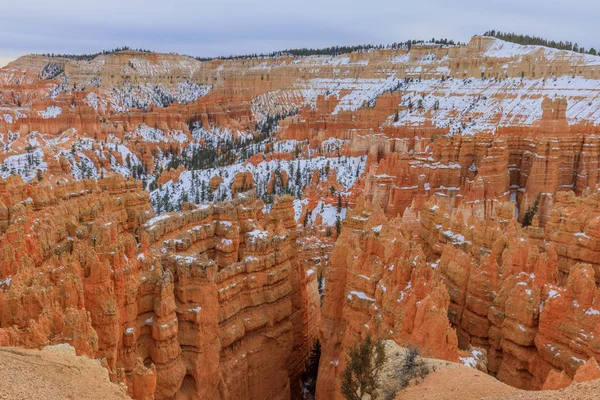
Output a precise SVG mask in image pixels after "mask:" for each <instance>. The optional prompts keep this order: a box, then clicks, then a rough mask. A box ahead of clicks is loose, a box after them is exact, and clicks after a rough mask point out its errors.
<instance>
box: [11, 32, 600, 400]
mask: <svg viewBox="0 0 600 400" xmlns="http://www.w3.org/2000/svg"><path fill="white" fill-rule="evenodd" d="M599 94H600V57H598V56H592V55H588V54H580V53H575V52H570V51H566V50H557V49H552V48H547V47H542V46H533V45H529V46H523V45H518V44H515V43H509V42H505V41H502V40H499V39H496V38H493V37H487V36H474V37H473V38H472V39H471V40H470V42H469V43H468V44H465V45H440V44H435V43H419V44H414V45H413V46H412V47H410V49H409V48H399V49H391V48H383V49H379V48H376V49H370V50H368V51H360V52H353V53H349V54H341V55H335V56H327V55H318V56H317V55H310V56H297V57H296V56H292V55H290V54H281V55H279V56H275V57H246V58H244V57H241V58H232V59H214V60H210V61H199V60H196V59H193V58H191V57H186V56H180V55H176V54H159V53H147V52H138V51H131V50H126V51H119V52H114V53H107V54H101V55H98V56H96V57H94V58H92V59H91V60H76V59H70V58H62V57H50V56H41V55H30V56H25V57H21V58H19V59H18V60H16V61H14V62H12V63H10V64H8V65H7V66H5V67H3V68H2V69H0V142H1V144H2V151H0V252H1V254H2V257H0V346H7V347H21V348H28V349H41V348H44V347H45V346H56V345H62V344H68V345H70V346H72V347H73V348H74V349H75V351H76V353H77V355H80V356H86V357H89V358H94V359H98V360H100V363H101V364H102V366H103V367H104V368H105V369H106V370H107V371H108V376H109V378H110V380H111V381H112V382H113V383H116V384H120V385H121V387H122V388H124V389H123V390H124V391H125V392H126V393H127V395H128V396H130V397H132V398H134V399H145V400H148V399H255V398H256V399H300V398H307V399H308V398H313V397H312V396H315V397H314V398H317V399H342V398H343V397H342V395H341V392H340V386H339V385H340V376H341V374H342V372H343V370H344V368H345V366H346V364H347V362H348V357H349V350H350V349H351V347H352V346H353V345H354V343H356V342H357V341H359V340H361V339H362V338H364V337H366V336H367V335H368V334H369V335H371V336H373V337H375V338H378V339H382V340H387V341H393V342H394V343H395V344H396V345H399V346H408V345H410V346H416V347H418V348H419V350H420V352H421V354H422V355H423V356H425V357H428V358H434V359H437V360H444V361H447V362H449V363H460V364H463V365H464V366H466V367H468V368H471V369H472V370H473V371H477V372H478V373H480V374H487V375H489V377H488V378H489V379H491V380H497V381H500V382H502V383H503V384H506V385H510V386H512V387H513V388H518V389H521V390H536V391H537V390H559V389H564V388H567V387H570V388H575V389H577V390H578V388H579V387H592V386H593V385H590V386H586V385H583V386H577V385H582V384H581V383H582V382H586V381H590V380H595V379H599V378H600V368H599V367H598V364H597V362H598V361H600V341H599V340H600V324H599V322H600V289H599V287H598V284H599V283H600V191H599V189H600V186H599V185H600V181H599V180H600V152H599V149H600V139H599V138H600V125H599V123H600V100H599V99H600V96H598V95H599ZM316 343H318V345H316ZM316 346H319V348H320V359H319V361H318V375H317V376H316V377H312V378H307V376H306V374H307V370H309V369H310V368H309V364H310V362H311V354H313V353H314V349H315V347H316ZM461 370H462V369H461ZM448 373H449V374H451V373H455V371H454V370H449V372H448ZM436 374H437V375H439V374H442V375H443V372H438V373H436ZM465 374H466V373H465ZM467 375H468V374H466V375H465V376H467ZM311 379H312V380H313V381H312V382H309V381H310V380H311ZM427 379H429V378H427ZM432 379H437V378H435V377H433V378H432ZM427 382H428V381H427V380H426V381H425V384H426V383H427ZM309 383H312V384H313V386H314V390H315V393H314V394H313V393H307V392H310V390H308V389H307V387H308V386H310V385H309ZM571 384H572V385H574V386H570V385H571ZM418 388H419V386H418V385H417V386H415V387H414V388H411V389H410V390H411V391H413V392H414V391H415V390H418ZM575 389H573V390H575ZM511 390H512V389H511ZM515 390H516V389H515ZM511 393H512V392H511ZM398 396H399V397H398V398H406V397H401V396H402V393H401V392H399V393H398Z"/></svg>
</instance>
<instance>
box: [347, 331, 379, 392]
mask: <svg viewBox="0 0 600 400" xmlns="http://www.w3.org/2000/svg"><path fill="white" fill-rule="evenodd" d="M349 355H350V358H349V360H348V363H347V364H346V368H344V371H343V372H342V385H341V391H342V395H343V396H344V397H345V398H346V400H362V398H363V396H365V395H369V396H370V398H371V399H375V398H377V388H378V384H379V383H378V375H379V372H380V371H381V368H382V367H383V364H384V362H385V350H384V347H383V342H382V341H381V340H377V341H374V340H373V339H372V338H371V334H369V333H368V334H367V337H366V338H365V339H364V340H363V341H361V342H360V343H355V344H354V346H353V347H352V349H351V350H350V354H349Z"/></svg>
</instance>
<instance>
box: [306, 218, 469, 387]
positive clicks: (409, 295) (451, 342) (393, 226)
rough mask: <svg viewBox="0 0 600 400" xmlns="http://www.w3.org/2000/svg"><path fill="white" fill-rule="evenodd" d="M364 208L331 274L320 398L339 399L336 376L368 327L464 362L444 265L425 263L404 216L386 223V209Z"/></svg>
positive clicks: (342, 241)
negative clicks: (443, 279) (442, 272)
mask: <svg viewBox="0 0 600 400" xmlns="http://www.w3.org/2000/svg"><path fill="white" fill-rule="evenodd" d="M361 210H363V208H362V206H359V207H358V208H357V211H356V212H355V213H354V214H353V215H352V216H350V217H349V219H348V220H347V221H346V222H345V223H344V228H343V230H342V234H341V236H340V237H339V239H338V241H337V242H336V245H335V247H334V249H333V252H332V254H331V260H330V263H329V270H328V271H327V272H326V273H325V282H326V284H325V301H324V304H323V309H322V318H323V326H322V328H321V341H322V353H321V362H320V366H319V378H318V383H317V396H318V397H323V398H341V395H340V394H339V391H338V384H339V383H338V382H339V380H338V377H339V375H340V374H341V372H342V371H343V369H344V366H345V364H346V361H347V349H349V348H350V347H351V346H352V345H353V344H354V343H355V341H356V340H357V339H358V338H359V337H361V336H364V335H366V333H367V332H370V333H371V334H372V335H374V336H375V337H382V338H393V339H394V340H395V341H396V342H398V343H399V344H408V343H412V344H414V345H418V346H419V347H420V348H421V349H422V351H423V352H424V353H425V354H428V355H430V356H435V357H438V358H444V359H448V360H453V361H457V360H458V342H457V337H456V333H455V331H454V330H453V329H452V328H451V327H450V323H449V321H448V317H447V312H448V306H449V300H450V299H449V297H448V292H447V291H446V288H445V286H444V284H443V283H442V282H441V276H440V272H439V269H435V268H434V267H433V266H432V265H431V264H428V263H426V261H425V255H424V253H423V252H422V251H421V249H420V247H419V246H417V245H416V244H415V243H413V242H411V241H410V239H411V235H410V233H409V231H408V229H407V228H406V227H404V225H403V224H402V223H401V221H400V220H398V219H396V220H394V221H392V222H391V223H386V218H385V216H384V214H383V212H382V211H381V209H379V210H377V209H376V210H375V211H374V212H372V213H370V212H367V211H361Z"/></svg>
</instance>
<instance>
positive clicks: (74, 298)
mask: <svg viewBox="0 0 600 400" xmlns="http://www.w3.org/2000/svg"><path fill="white" fill-rule="evenodd" d="M4 187H5V189H6V191H5V192H4V193H5V194H4V196H3V203H4V204H5V205H7V206H5V207H4V209H5V210H6V211H5V212H4V214H5V216H6V218H5V220H7V221H10V224H6V223H5V225H3V226H4V227H3V230H4V233H3V235H2V236H1V237H0V243H1V245H0V249H1V250H0V251H1V252H2V255H3V256H2V262H1V263H0V285H1V288H2V291H1V292H0V304H2V307H0V309H1V310H2V312H1V313H0V344H2V345H5V346H6V345H12V346H25V347H41V346H45V345H48V344H55V343H62V342H67V343H70V344H71V345H73V346H74V347H75V348H76V350H77V352H78V353H79V354H86V355H88V356H92V357H96V358H101V359H104V360H105V361H106V366H107V367H108V369H109V371H110V374H111V379H113V380H115V381H124V382H125V383H126V384H127V386H128V388H129V393H130V394H131V395H132V396H133V397H134V398H140V399H141V398H153V396H154V398H157V399H161V398H173V397H177V396H179V397H182V396H183V397H186V398H222V399H234V398H271V399H287V398H290V396H291V390H296V389H297V388H298V387H299V385H300V383H299V377H300V374H301V373H302V372H303V371H304V361H305V358H306V356H307V355H308V351H307V348H308V347H309V346H310V345H311V344H312V343H311V340H312V339H311V338H312V337H313V336H314V333H312V332H314V330H315V324H316V323H318V315H319V310H318V307H315V304H318V301H319V300H318V292H316V291H315V289H316V275H313V274H307V273H306V272H305V271H304V270H303V268H302V266H301V265H300V264H299V262H298V260H297V256H296V254H297V250H296V246H297V245H296V241H295V228H296V222H295V220H294V211H293V207H292V202H291V198H289V197H284V198H280V199H279V200H277V202H276V204H275V206H274V209H273V211H272V212H271V213H270V214H267V215H263V214H262V212H261V210H262V208H263V205H262V202H260V201H257V200H256V197H255V195H254V194H253V193H252V192H248V193H246V194H241V195H239V196H238V200H236V201H234V202H233V203H218V204H215V205H211V206H194V205H189V206H187V207H186V209H185V210H184V211H182V212H180V213H171V214H165V215H161V216H159V217H154V218H152V217H153V213H152V211H151V208H150V205H149V202H148V194H147V193H146V192H143V191H142V190H141V186H140V184H139V183H138V182H134V181H126V180H124V179H122V178H120V179H119V178H111V179H105V180H99V181H98V182H96V181H85V180H84V181H79V182H74V183H67V184H60V185H58V186H55V187H49V184H47V186H46V187H35V186H32V185H29V184H23V183H18V182H17V183H14V182H5V186H4ZM19 192H20V193H21V195H20V196H18V195H17V196H15V195H14V194H15V193H19ZM9 194H10V196H9ZM25 196H28V197H27V198H23V197H25ZM22 198H23V199H22ZM315 297H316V298H315ZM315 302H316V303H315ZM207 366H211V367H210V368H207ZM296 393H297V392H296Z"/></svg>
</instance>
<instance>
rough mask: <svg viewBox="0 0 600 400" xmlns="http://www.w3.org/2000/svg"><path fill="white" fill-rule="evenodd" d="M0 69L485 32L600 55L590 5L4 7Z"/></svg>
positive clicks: (323, 0) (529, 1)
mask: <svg viewBox="0 0 600 400" xmlns="http://www.w3.org/2000/svg"><path fill="white" fill-rule="evenodd" d="M2 3H3V4H2V8H1V13H0V63H1V61H2V59H6V58H16V57H18V56H20V55H24V54H28V53H45V52H54V53H65V52H68V53H93V52H97V51H100V50H102V49H111V48H114V47H118V46H124V45H126V46H129V47H134V48H140V47H141V48H145V49H149V50H154V51H163V52H178V53H183V54H189V55H194V56H207V57H208V56H218V55H231V54H247V53H261V52H270V51H273V50H281V49H285V48H295V47H325V46H331V45H336V44H338V45H342V44H363V43H373V44H387V43H393V42H397V41H405V40H407V39H431V38H432V37H435V38H440V37H447V38H449V39H454V40H460V41H464V42H466V41H468V40H469V38H470V37H471V36H472V35H474V34H481V33H483V32H484V31H486V30H489V29H496V30H501V31H515V32H518V33H529V34H535V35H539V36H543V37H547V38H548V39H555V40H570V41H573V42H577V43H579V44H580V45H583V46H585V47H586V48H588V47H591V46H593V47H596V48H597V49H598V48H599V47H600V31H599V30H598V29H597V20H598V18H599V17H600V2H599V1H598V0H571V1H564V0H454V1H452V0H344V1H343V0H302V1H296V0H196V1H194V0H160V1H158V0H101V1H100V0H52V1H49V0H18V1H7V0H2Z"/></svg>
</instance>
